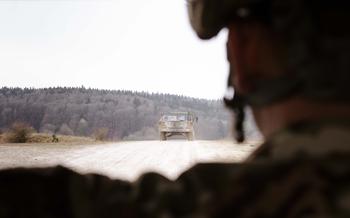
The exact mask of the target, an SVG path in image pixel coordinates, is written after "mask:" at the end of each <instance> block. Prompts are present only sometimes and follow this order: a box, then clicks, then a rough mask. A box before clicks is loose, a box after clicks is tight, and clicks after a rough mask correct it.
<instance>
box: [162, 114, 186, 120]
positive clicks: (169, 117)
mask: <svg viewBox="0 0 350 218" xmlns="http://www.w3.org/2000/svg"><path fill="white" fill-rule="evenodd" d="M163 120H164V121H186V120H187V115H183V114H181V115H165V116H164V117H163Z"/></svg>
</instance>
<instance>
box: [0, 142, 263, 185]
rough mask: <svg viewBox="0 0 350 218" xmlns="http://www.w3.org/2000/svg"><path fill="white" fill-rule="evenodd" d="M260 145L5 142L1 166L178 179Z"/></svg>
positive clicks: (243, 155)
mask: <svg viewBox="0 0 350 218" xmlns="http://www.w3.org/2000/svg"><path fill="white" fill-rule="evenodd" d="M257 144H258V143H246V144H243V145H237V144H234V143H233V142H231V141H184V140H173V141H164V142H160V141H137V142H118V143H110V144H93V145H60V144H47V145H45V144H23V145H21V144H2V145H0V169H4V168H13V167H46V166H55V165H58V164H60V165H64V166H66V167H69V168H71V169H73V170H76V171H78V172H80V173H99V174H103V175H107V176H109V177H111V178H119V179H124V180H130V181H133V180H135V179H137V178H138V177H139V176H140V175H141V174H142V173H145V172H150V171H152V172H158V173H161V174H163V175H164V176H166V177H168V178H170V179H176V178H177V177H178V176H179V175H180V174H181V173H182V172H184V171H185V170H187V169H188V168H190V167H191V166H193V165H194V164H196V163H200V162H225V163H230V162H239V161H242V160H244V159H245V158H246V157H247V156H248V155H249V154H250V153H251V152H252V151H253V150H254V149H256V148H257V146H256V145H257Z"/></svg>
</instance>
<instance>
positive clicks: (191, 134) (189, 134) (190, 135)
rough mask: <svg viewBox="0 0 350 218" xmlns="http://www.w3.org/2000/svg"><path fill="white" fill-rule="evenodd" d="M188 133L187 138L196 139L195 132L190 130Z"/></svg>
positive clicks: (189, 139)
mask: <svg viewBox="0 0 350 218" xmlns="http://www.w3.org/2000/svg"><path fill="white" fill-rule="evenodd" d="M186 135H187V140H188V141H193V139H194V135H193V132H188V133H187V134H186Z"/></svg>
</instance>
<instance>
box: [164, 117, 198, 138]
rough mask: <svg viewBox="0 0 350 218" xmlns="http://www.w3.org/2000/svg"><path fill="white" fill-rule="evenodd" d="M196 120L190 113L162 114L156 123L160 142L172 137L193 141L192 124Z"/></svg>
mask: <svg viewBox="0 0 350 218" xmlns="http://www.w3.org/2000/svg"><path fill="white" fill-rule="evenodd" d="M197 121H198V118H197V117H196V116H195V115H194V114H193V113H190V112H172V113H167V114H163V115H162V117H161V118H160V120H159V122H158V128H159V134H160V140H161V141H165V140H167V139H168V137H171V136H174V135H183V136H185V137H186V138H187V140H189V141H192V140H194V135H195V134H194V128H193V126H194V122H197Z"/></svg>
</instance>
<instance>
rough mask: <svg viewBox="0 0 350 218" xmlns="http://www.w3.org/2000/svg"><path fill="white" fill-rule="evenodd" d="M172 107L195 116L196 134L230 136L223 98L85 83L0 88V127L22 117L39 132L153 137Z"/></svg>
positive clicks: (251, 130)
mask: <svg viewBox="0 0 350 218" xmlns="http://www.w3.org/2000/svg"><path fill="white" fill-rule="evenodd" d="M172 111H191V112H194V113H195V114H196V115H197V116H198V118H199V121H198V124H197V125H196V127H195V128H196V136H197V138H198V139H221V138H227V137H230V125H231V115H230V112H228V111H227V110H226V109H225V108H224V106H223V102H222V101H221V100H205V99H196V98H190V97H185V96H177V95H170V94H150V93H146V92H132V91H123V90H119V91H114V90H98V89H90V88H89V89H87V88H84V87H81V88H70V87H57V88H43V89H34V88H7V87H3V88H1V89H0V114H1V116H0V129H2V130H5V129H7V128H8V127H9V126H10V125H11V124H12V123H14V122H16V121H21V122H26V123H28V124H30V125H31V126H33V128H34V129H35V130H36V131H37V132H42V133H50V134H51V133H55V134H63V135H76V136H90V135H92V134H93V133H94V132H96V131H97V130H99V129H101V128H105V129H107V130H108V138H109V139H112V140H147V139H153V140H154V139H158V137H159V136H158V130H157V122H158V120H159V118H160V116H161V114H162V113H166V112H172ZM247 126H248V133H249V135H250V136H251V137H256V135H257V134H256V130H255V128H254V126H253V124H252V123H251V119H248V121H247Z"/></svg>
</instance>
